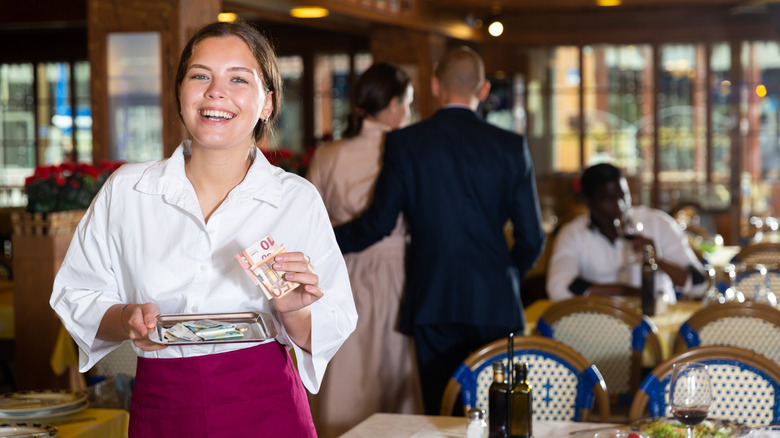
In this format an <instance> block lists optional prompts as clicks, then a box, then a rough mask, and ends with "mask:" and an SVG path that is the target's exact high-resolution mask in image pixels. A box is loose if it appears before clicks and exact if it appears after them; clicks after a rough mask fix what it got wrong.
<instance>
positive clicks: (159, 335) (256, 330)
mask: <svg viewBox="0 0 780 438" xmlns="http://www.w3.org/2000/svg"><path fill="white" fill-rule="evenodd" d="M199 319H213V320H214V321H222V322H226V323H229V324H246V325H245V326H244V327H243V328H245V331H244V337H243V338H241V339H219V340H211V341H193V342H190V341H169V340H168V339H167V338H166V337H165V330H166V329H168V328H171V327H173V326H174V325H176V324H178V323H180V322H187V321H197V320H199ZM276 335H277V331H276V325H275V324H274V320H273V318H272V317H271V315H269V314H267V313H263V312H235V313H191V314H181V315H160V316H158V317H157V330H155V331H154V332H152V334H151V335H150V336H149V339H151V340H152V341H153V342H156V343H158V344H163V345H201V344H227V343H234V342H262V341H266V340H268V339H273V338H275V337H276Z"/></svg>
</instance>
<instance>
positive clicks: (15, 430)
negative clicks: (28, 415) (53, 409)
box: [0, 423, 57, 438]
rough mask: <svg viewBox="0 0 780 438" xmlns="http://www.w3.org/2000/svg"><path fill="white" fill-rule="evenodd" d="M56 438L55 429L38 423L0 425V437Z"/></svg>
mask: <svg viewBox="0 0 780 438" xmlns="http://www.w3.org/2000/svg"><path fill="white" fill-rule="evenodd" d="M4 436H6V437H11V436H12V437H14V438H16V437H19V438H22V437H47V436H48V437H56V436H57V428H56V427H54V426H49V425H48V424H39V423H0V437H4Z"/></svg>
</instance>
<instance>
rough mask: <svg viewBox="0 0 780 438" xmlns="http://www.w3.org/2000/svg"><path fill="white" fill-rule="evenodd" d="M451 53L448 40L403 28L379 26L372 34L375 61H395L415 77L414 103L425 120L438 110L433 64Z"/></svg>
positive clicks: (372, 53) (372, 49)
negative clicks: (432, 83) (434, 89)
mask: <svg viewBox="0 0 780 438" xmlns="http://www.w3.org/2000/svg"><path fill="white" fill-rule="evenodd" d="M446 50H447V41H446V39H445V37H443V36H441V35H437V34H432V33H427V32H421V31H416V30H410V29H402V28H400V27H391V26H377V27H376V28H375V29H373V30H372V32H371V55H372V57H373V59H374V61H375V62H381V61H386V62H392V63H395V64H397V65H398V66H399V67H401V68H403V69H404V70H405V71H406V72H407V73H409V75H410V76H411V77H412V85H413V86H414V100H415V103H416V107H417V111H418V112H419V117H420V118H421V119H425V118H428V117H429V116H430V115H431V114H433V113H434V112H435V111H436V109H437V104H436V102H435V100H434V98H433V95H432V94H431V76H432V75H433V65H434V64H435V63H436V61H438V60H439V59H440V58H441V57H442V55H444V52H445V51H446Z"/></svg>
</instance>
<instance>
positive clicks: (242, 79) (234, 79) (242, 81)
mask: <svg viewBox="0 0 780 438" xmlns="http://www.w3.org/2000/svg"><path fill="white" fill-rule="evenodd" d="M233 82H238V83H239V84H248V83H249V82H248V81H246V80H245V79H244V78H233Z"/></svg>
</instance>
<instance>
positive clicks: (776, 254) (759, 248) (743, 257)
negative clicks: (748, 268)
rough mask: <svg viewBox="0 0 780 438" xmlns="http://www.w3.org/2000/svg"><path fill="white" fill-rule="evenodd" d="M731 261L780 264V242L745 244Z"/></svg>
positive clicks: (748, 263) (751, 263) (737, 262)
mask: <svg viewBox="0 0 780 438" xmlns="http://www.w3.org/2000/svg"><path fill="white" fill-rule="evenodd" d="M731 263H733V264H735V265H737V264H741V263H743V264H746V265H756V264H765V265H778V264H780V243H756V244H753V245H746V246H744V247H743V248H742V249H741V250H740V251H739V252H738V253H737V255H735V256H734V257H733V258H732V259H731Z"/></svg>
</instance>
